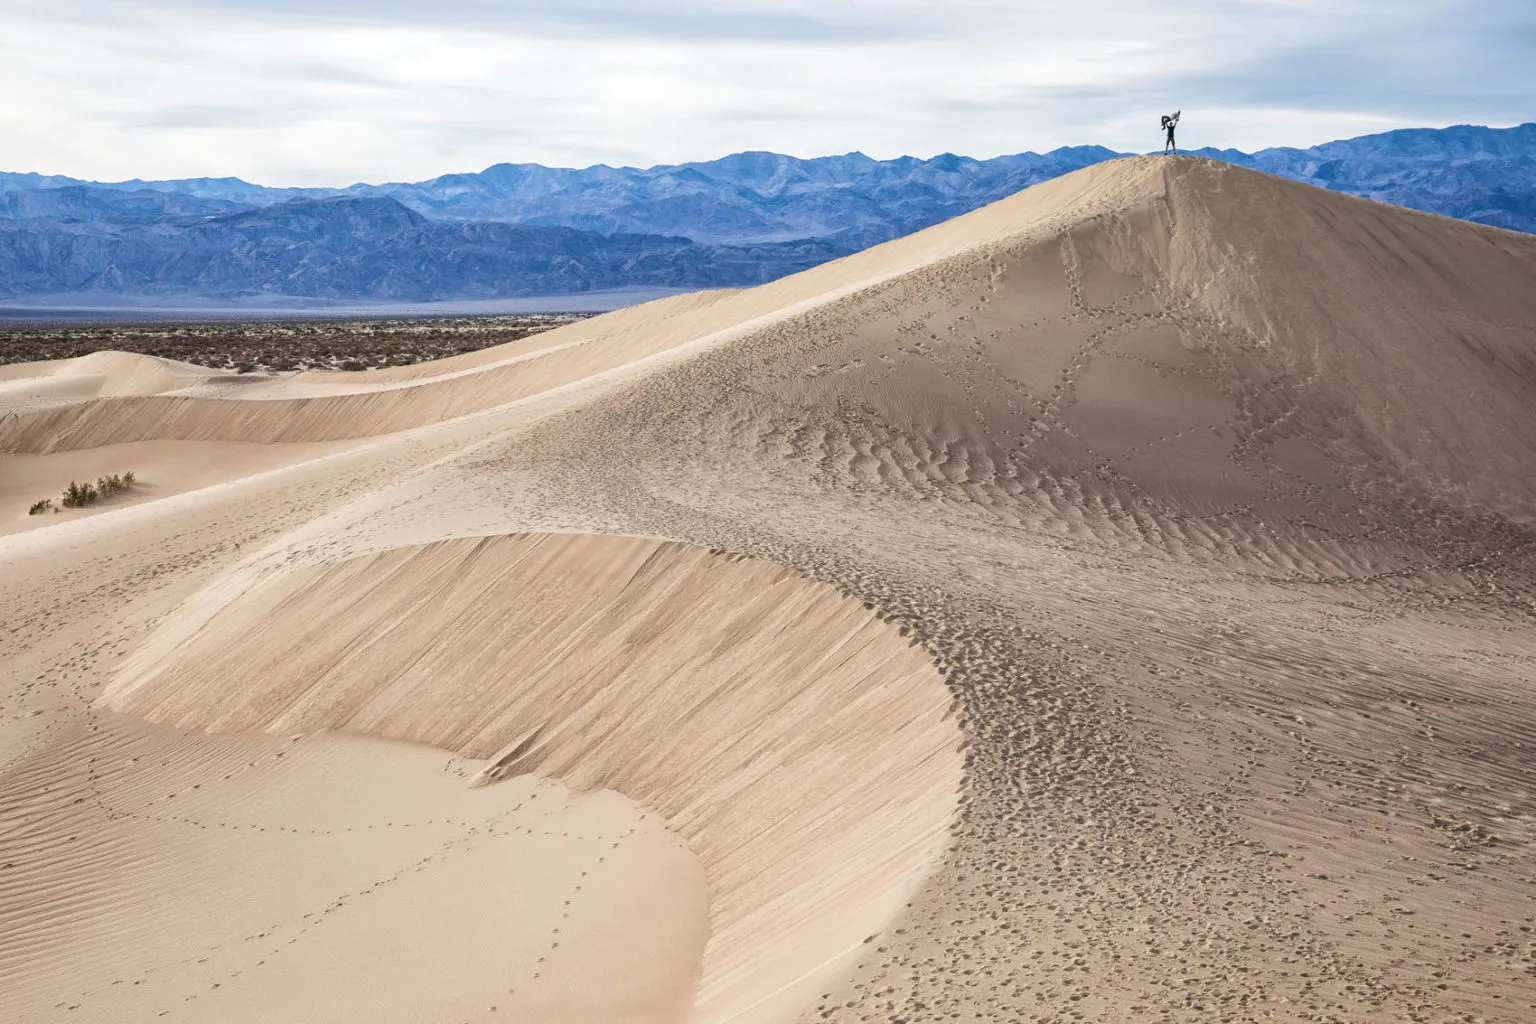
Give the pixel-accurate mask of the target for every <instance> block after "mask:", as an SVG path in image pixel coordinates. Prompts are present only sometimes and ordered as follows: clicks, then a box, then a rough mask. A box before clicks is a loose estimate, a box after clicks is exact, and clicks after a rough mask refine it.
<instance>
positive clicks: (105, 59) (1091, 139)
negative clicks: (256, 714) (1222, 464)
mask: <svg viewBox="0 0 1536 1024" xmlns="http://www.w3.org/2000/svg"><path fill="white" fill-rule="evenodd" d="M1063 8H1066V9H1063ZM0 10H3V11H4V13H5V20H6V24H7V31H6V32H5V33H3V34H0V88H3V89H4V90H5V95H7V96H8V97H10V98H11V102H10V103H8V104H5V105H4V106H3V107H0V133H3V135H0V137H3V138H5V139H6V141H7V145H6V147H5V152H6V156H5V158H4V163H5V166H4V167H3V168H0V169H5V170H35V171H41V172H45V173H61V174H71V175H76V176H80V177H89V178H101V179H116V178H126V177H135V176H142V177H186V176H202V175H208V176H223V175H238V176H240V177H244V178H247V179H249V180H254V181H260V182H262V183H264V184H274V185H342V184H348V183H350V182H353V181H357V180H371V181H379V180H386V179H393V180H411V179H420V178H424V177H429V176H431V175H434V174H439V173H443V172H446V171H456V170H479V169H481V168H482V167H484V166H486V165H488V164H491V163H495V162H498V161H502V160H508V161H514V162H520V161H529V162H539V163H545V164H558V165H566V166H585V165H588V164H592V163H610V164H621V163H623V164H639V165H648V164H653V163H665V162H677V161H682V160H690V159H707V158H710V157H714V156H720V155H724V154H725V153H728V152H733V151H737V150H743V149H772V150H778V151H783V152H789V153H794V154H796V155H800V156H816V155H822V154H827V153H840V152H846V151H849V150H854V149H858V150H862V151H864V152H866V153H869V154H870V155H872V156H879V157H890V156H897V155H901V154H907V153H910V154H914V155H918V156H928V155H932V154H934V153H938V152H944V151H952V152H960V153H966V154H968V155H973V156H992V155H996V154H999V153H1009V152H1018V151H1020V150H1024V149H1036V150H1044V149H1050V148H1053V147H1055V146H1059V145H1078V144H1085V143H1100V144H1104V145H1109V146H1113V147H1115V148H1118V149H1127V150H1140V149H1151V148H1157V147H1158V146H1159V145H1160V139H1159V138H1158V136H1157V115H1158V114H1159V113H1160V112H1162V111H1163V110H1164V109H1172V108H1174V107H1180V108H1182V109H1183V110H1184V111H1185V112H1186V116H1185V122H1184V125H1183V127H1182V139H1181V141H1183V142H1184V143H1185V144H1186V145H1188V146H1200V145H1215V146H1236V147H1239V148H1244V149H1254V148H1261V147H1263V146H1269V145H1310V144H1312V143H1315V142H1320V141H1325V140H1327V139H1331V138H1338V137H1341V136H1348V135H1355V134H1360V133H1363V132H1368V131H1378V130H1383V129H1387V128H1393V127H1401V126H1407V125H1428V124H1448V123H1455V122H1475V123H1485V124H1510V123H1516V122H1518V121H1522V120H1527V119H1530V118H1531V117H1533V116H1536V114H1533V112H1532V110H1531V109H1530V107H1529V103H1530V97H1532V96H1536V62H1533V61H1531V60H1530V58H1529V55H1530V54H1531V53H1536V8H1533V7H1532V5H1531V4H1530V3H1529V0H1456V2H1451V0H1399V2H1396V3H1387V2H1383V0H1194V2H1184V3H1168V2H1162V3H1158V2H1153V0H1080V2H1078V3H1074V4H1071V5H1062V4H1058V3H1055V2H1051V0H1011V2H1002V0H950V2H949V3H947V4H943V5H941V4H935V3H931V2H916V0H884V2H876V0H820V2H814V3H813V2H808V0H782V2H774V3H770V2H767V0H747V2H730V0H665V2H657V0H629V2H623V0H577V2H574V3H560V4H551V3H547V2H536V0H503V2H498V0H439V2H437V3H435V4H432V5H422V4H418V3H406V2H404V0H375V2H363V0H343V2H329V3H327V2H319V3H315V2H304V0H267V2H257V0H195V2H194V0H46V2H44V0H0Z"/></svg>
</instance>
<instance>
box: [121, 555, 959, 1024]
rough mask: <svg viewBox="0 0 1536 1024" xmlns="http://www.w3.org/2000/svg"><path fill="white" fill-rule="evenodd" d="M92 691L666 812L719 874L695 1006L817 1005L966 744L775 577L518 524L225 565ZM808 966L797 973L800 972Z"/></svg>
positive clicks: (192, 724)
mask: <svg viewBox="0 0 1536 1024" xmlns="http://www.w3.org/2000/svg"><path fill="white" fill-rule="evenodd" d="M103 699H104V702H105V703H106V704H107V706H110V707H112V708H114V709H116V710H120V711H125V712H128V713H131V714H134V715H137V716H140V717H144V718H147V719H150V720H153V721H157V722H164V723H169V724H172V725H176V726H179V727H182V728H190V729H211V730H213V731H216V732H231V731H248V730H254V729H263V730H267V731H269V732H272V733H276V734H280V735H288V734H292V733H298V732H306V733H307V732H313V731H316V730H321V729H340V730H347V731H351V732H359V733H363V734H366V735H370V736H376V737H383V738H389V739H401V740H410V741H414V742H417V743H425V744H429V745H431V746H434V747H440V748H444V749H447V750H451V751H454V752H456V753H459V754H462V755H464V756H466V757H470V758H477V759H489V761H490V764H489V765H487V768H486V770H485V771H484V772H483V773H482V774H481V775H480V776H478V777H477V779H476V782H477V783H480V784H485V783H489V782H493V781H495V780H497V779H500V778H505V777H510V776H518V775H524V774H528V773H532V774H536V775H538V776H541V777H545V778H551V779H557V780H559V781H561V782H563V783H565V784H566V785H568V786H571V787H572V788H574V789H576V790H578V791H590V790H597V789H611V790H615V791H617V792H619V793H622V794H624V795H626V796H628V797H630V798H632V799H634V800H637V801H639V802H640V803H641V804H642V805H644V806H647V807H652V808H655V809H656V810H658V811H660V812H661V813H662V815H663V816H664V817H665V819H666V820H667V821H668V822H669V823H670V825H671V827H672V828H674V829H675V830H677V831H678V832H679V833H680V834H681V835H682V836H683V837H684V838H685V839H686V840H687V841H688V843H689V845H690V846H691V848H692V849H693V851H694V852H695V854H696V855H697V856H698V858H699V860H700V862H701V863H702V864H703V866H704V870H705V874H706V876H707V878H708V880H709V887H710V920H711V937H710V940H709V944H708V946H707V948H706V952H705V957H704V965H703V978H702V982H701V987H700V991H699V996H698V1005H697V1012H696V1017H695V1019H697V1020H701V1021H714V1020H727V1019H729V1020H742V1021H746V1020H754V1019H760V1018H762V1017H763V1016H764V1015H771V1014H774V1013H782V1012H783V1008H784V1006H785V1005H786V1003H787V1004H788V1005H793V1004H794V1003H795V1002H796V1001H800V1000H803V999H804V998H805V987H806V985H807V984H812V985H813V984H814V983H815V981H816V976H817V975H818V973H821V974H824V973H825V968H826V967H827V966H828V965H829V964H835V962H836V961H837V960H838V958H840V957H842V956H843V955H845V954H846V953H848V952H849V951H850V950H851V949H853V948H854V947H856V946H857V945H858V944H859V943H860V941H861V940H862V939H863V938H864V937H865V936H867V935H869V934H871V933H872V932H877V931H879V930H880V928H881V927H882V924H883V922H884V921H885V920H887V919H888V918H889V917H890V916H891V915H892V914H893V913H894V912H895V910H896V909H897V907H898V906H899V905H900V903H901V901H902V900H903V899H905V897H906V895H907V893H908V892H909V891H910V889H911V887H912V885H913V884H914V883H915V881H916V879H917V878H918V877H920V875H921V874H922V872H923V870H924V868H925V865H927V864H928V863H929V862H930V861H931V859H932V858H933V857H934V856H935V855H936V853H937V852H938V851H939V850H940V849H941V847H942V844H943V840H944V835H945V830H946V828H947V826H948V824H949V822H950V819H951V817H952V815H953V811H954V807H955V801H956V797H957V794H958V788H957V787H958V783H959V775H960V758H959V753H958V748H959V741H960V737H959V732H958V728H957V726H956V723H955V721H954V720H953V718H952V717H951V716H950V714H949V697H948V695H947V693H946V691H945V689H944V686H943V683H942V681H941V680H940V678H939V675H938V673H937V672H936V671H935V669H934V667H933V665H932V663H931V662H930V661H929V659H928V657H927V656H926V655H925V654H924V653H923V652H922V651H921V649H919V648H917V647H914V646H913V645H912V644H911V643H910V642H909V641H907V640H905V639H903V638H902V637H901V636H899V635H898V634H897V633H896V631H895V629H894V628H892V627H889V626H886V625H885V624H883V623H881V622H880V621H878V620H877V619H876V618H875V617H874V616H873V615H872V614H871V613H870V612H869V611H867V610H866V609H865V608H864V607H862V606H861V605H860V604H859V603H858V602H856V601H853V600H851V599H849V598H845V597H842V596H840V595H839V594H837V593H836V592H835V591H834V590H832V589H831V588H829V587H827V586H825V585H821V584H813V583H810V582H809V581H806V580H804V579H801V578H800V577H797V576H795V575H794V574H792V573H790V572H788V571H786V570H783V569H779V568H776V567H773V566H770V565H766V564H762V563H757V562H751V561H740V560H729V559H726V558H723V557H717V556H714V555H711V554H709V553H708V552H705V551H703V550H702V549H698V548H690V547H686V546H683V545H678V544H669V543H662V542H659V541H652V540H641V539H633V538H619V537H593V536H582V535H531V536H515V537H501V538H484V539H466V540H457V541H447V542H442V543H438V544H432V545H427V546H424V547H417V548H410V549H396V550H391V551H385V552H382V553H379V554H375V555H369V556H364V557H361V558H355V559H352V560H349V561H344V562H340V563H333V564H324V563H322V564H317V565H311V566H308V567H305V568H282V569H275V570H268V571H267V572H266V573H265V574H262V575H258V576H251V575H245V574H239V573H237V574H235V575H233V576H231V577H229V578H227V579H224V580H221V581H220V582H219V583H218V584H216V585H215V586H214V587H213V588H212V589H211V590H210V591H208V592H205V593H204V594H202V595H200V596H198V597H197V598H195V599H193V601H192V602H190V604H189V605H188V607H187V609H186V610H185V611H184V612H182V613H179V616H178V617H173V618H172V619H170V620H168V621H167V622H166V623H165V624H164V625H163V626H162V627H161V628H160V630H159V631H158V633H157V634H156V635H155V636H154V637H152V638H151V639H150V640H149V641H148V642H147V643H146V645H145V646H144V647H143V648H142V649H141V650H140V651H139V652H137V653H136V654H135V656H134V657H133V659H132V660H131V661H130V663H129V665H128V666H127V667H126V668H125V670H124V672H123V674H122V675H121V676H120V678H119V679H118V680H117V681H116V682H115V683H114V684H113V685H112V686H111V687H110V688H109V689H108V691H107V693H106V695H105V696H104V698H103ZM808 975H809V977H807V976H808Z"/></svg>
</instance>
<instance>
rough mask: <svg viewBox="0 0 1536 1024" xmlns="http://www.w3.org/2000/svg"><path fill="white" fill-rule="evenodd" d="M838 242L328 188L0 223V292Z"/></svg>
mask: <svg viewBox="0 0 1536 1024" xmlns="http://www.w3.org/2000/svg"><path fill="white" fill-rule="evenodd" d="M134 195H136V194H134ZM842 251H843V250H841V249H839V248H838V247H836V246H833V245H832V244H830V243H828V242H824V241H819V240H816V239H807V240H801V241H795V242H785V243H765V244H751V243H748V244H743V245H737V246H720V245H701V244H699V243H696V242H692V241H690V240H688V239H686V238H680V237H667V236H662V235H641V234H632V233H618V234H611V235H605V234H598V233H596V232H590V231H577V230H575V229H573V228H561V227H540V226H528V225H520V224H508V223H502V222H496V221H447V220H438V221H431V220H428V219H426V218H425V217H423V216H422V215H421V214H419V213H416V212H415V211H414V210H410V209H407V208H406V207H405V206H403V205H402V204H401V203H399V202H398V201H396V200H395V199H393V198H391V197H388V196H333V197H329V198H322V199H294V200H289V201H288V202H284V203H277V204H274V205H271V206H265V207H258V208H246V209H240V210H237V211H235V212H232V213H221V214H215V215H212V216H179V217H165V218H152V217H138V218H134V217H129V216H122V217H119V218H117V219H101V218H94V219H89V220H86V219H80V220H68V221H53V220H38V219H32V220H11V221H0V294H4V295H7V296H12V297H15V296H27V295H50V296H53V297H55V298H56V297H57V296H58V295H59V294H61V293H70V292H75V293H92V294H96V295H100V294H102V293H107V294H120V295H133V296H165V297H167V298H168V299H170V298H176V297H190V296H197V297H205V298H207V297H212V298H230V299H233V298H237V297H241V296H250V295H253V294H259V293H263V292H266V293H273V294H278V295H289V296H306V297H312V298H317V299H377V300H398V301H428V300H433V299H444V298H468V299H478V298H506V297H516V296H526V295H562V294H570V293H576V292H584V291H591V290H599V289H607V288H620V287H626V286H632V285H653V286H663V287H708V286H722V285H740V284H759V283H762V282H764V281H769V280H772V279H773V278H776V277H781V276H783V275H785V274H789V273H794V272H795V271H799V270H804V269H806V268H808V267H812V266H815V265H816V264H818V263H823V262H825V261H826V260H828V259H831V258H834V257H836V256H838V255H841V254H842Z"/></svg>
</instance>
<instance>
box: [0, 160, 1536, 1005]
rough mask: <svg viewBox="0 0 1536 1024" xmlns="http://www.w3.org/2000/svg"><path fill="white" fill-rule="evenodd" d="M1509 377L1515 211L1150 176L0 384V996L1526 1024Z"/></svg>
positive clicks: (1127, 175) (1523, 573)
mask: <svg viewBox="0 0 1536 1024" xmlns="http://www.w3.org/2000/svg"><path fill="white" fill-rule="evenodd" d="M1533 410H1536V237H1531V236H1523V235H1518V234H1515V233H1512V232H1504V231H1499V230H1496V229H1491V228H1484V227H1479V226H1475V225H1470V224H1464V223H1459V222H1455V221H1450V220H1446V219H1443V218H1438V217H1433V216H1429V215H1425V214H1419V213H1413V212H1410V211H1405V210H1400V209H1395V208H1391V207H1387V206H1384V205H1381V204H1376V203H1372V202H1368V201H1365V200H1360V199H1355V198H1351V197H1347V196H1342V195H1337V194H1332V193H1327V192H1322V191H1319V190H1315V189H1312V188H1309V187H1306V186H1302V185H1297V184H1292V183H1288V182H1284V181H1281V180H1279V179H1275V178H1270V177H1266V176H1264V175H1260V174H1257V173H1253V172H1249V171H1245V170H1240V169H1238V168H1235V167H1230V166H1225V165H1220V164H1215V163H1211V162H1209V161H1203V160H1199V159H1195V158H1174V159H1163V158H1151V157H1145V158H1133V159H1128V160H1121V161H1116V162H1113V163H1108V164H1102V165H1098V166H1095V167H1092V168H1089V169H1087V170H1084V171H1080V172H1077V173H1075V174H1072V175H1069V176H1067V177H1065V178H1061V179H1057V180H1055V181H1051V182H1047V183H1045V184H1042V185H1038V186H1035V187H1034V188H1031V189H1029V190H1027V191H1025V192H1023V193H1020V194H1019V195H1017V196H1014V197H1012V198H1010V199H1007V200H1004V201H1003V202H1000V203H997V204H995V205H993V206H990V207H987V208H985V209H983V210H979V211H977V212H976V213H973V214H969V215H967V216H964V217H961V218H959V219H957V220H954V221H951V222H948V223H946V224H943V225H940V226H938V227H935V228H932V229H929V230H927V231H924V232H921V233H919V234H917V235H913V236H910V237H908V238H905V239H900V240H898V241H895V242H892V243H888V244H886V245H883V246H880V247H877V248H875V249H871V250H868V251H866V252H864V253H861V254H859V255H856V256H853V257H849V258H847V259H844V260H840V261H837V262H835V263H831V264H827V265H825V266H822V267H819V268H817V269H815V270H812V271H809V272H806V273H804V274H800V275H797V276H795V277H791V278H786V279H784V280H781V281H778V282H775V283H773V284H770V285H766V286H763V287H760V288H756V289H751V290H746V291H728V292H705V293H697V294H691V295H683V296H678V297H675V298H670V299H664V300H661V301H658V302H653V303H649V304H646V305H642V306H637V307H633V308H630V309H625V310H620V311H618V312H615V313H611V314H607V315H604V316H601V317H597V318H594V319H590V320H583V321H580V322H577V323H572V324H569V325H566V326H562V327H559V328H557V329H555V330H551V331H548V332H545V333H540V334H536V335H533V336H530V337H527V338H523V339H521V340H517V341H513V342H511V343H509V344H505V345H501V346H498V347H495V348H489V349H486V350H484V351H480V352H472V353H467V354H463V355H457V356H453V357H450V358H446V359H441V360H437V361H433V362H423V363H418V364H415V365H408V366H396V367H391V368H386V369H379V370H370V371H367V372H364V373H343V372H324V371H307V372H302V373H297V374H266V373H251V374H243V375H236V374H230V373H228V371H224V370H213V369H207V368H202V367H199V366H196V365H193V364H189V363H177V362H172V361H169V360H165V359H157V358H153V357H149V356H142V355H131V354H126V353H119V352H100V353H96V354H93V355H87V356H83V357H80V358H76V359H70V360H61V361H55V362H45V363H27V364H20V365H12V366H5V367H0V602H3V603H0V607H3V609H4V612H3V616H4V619H3V621H4V630H3V631H0V1018H3V1019H5V1020H15V1021H28V1022H31V1021H49V1022H52V1021H81V1022H113V1024H121V1022H136V1021H171V1022H174V1021H196V1022H211V1021H219V1022H240V1021H248V1022H264V1024H272V1022H306V1024H314V1022H332V1021H368V1022H402V1024H404V1022H460V1021H476V1022H494V1021H499V1020H507V1021H520V1022H521V1021H526V1022H555V1024H559V1022H570V1024H607V1022H622V1024H681V1022H701V1024H725V1022H732V1024H763V1022H807V1024H809V1022H850V1024H851V1022H877V1021H878V1022H907V1024H915V1022H920V1021H946V1022H949V1021H953V1022H962V1024H966V1022H982V1021H989V1022H1013V1021H1039V1022H1045V1021H1052V1022H1068V1021H1104V1022H1126V1021H1188V1022H1210V1021H1339V1022H1343V1021H1381V1022H1388V1021H1391V1022H1401V1021H1503V1022H1529V1021H1532V1020H1536V931H1533V929H1536V415H1533V414H1532V412H1533ZM124 471H133V472H134V474H135V476H136V478H137V479H136V483H135V485H134V486H133V487H131V488H130V489H128V490H127V491H126V492H124V493H122V494H119V495H115V496H113V497H110V498H108V499H106V500H104V501H101V502H98V503H97V504H95V505H92V506H90V507H88V508H83V509H69V510H64V511H61V512H57V513H54V512H47V513H44V514H42V515H35V516H29V515H28V514H27V509H28V507H29V506H30V505H31V504H32V503H33V502H35V501H37V500H39V499H42V498H48V497H55V496H57V495H58V493H59V492H60V491H62V490H63V489H64V487H65V486H66V485H67V484H69V483H70V482H71V481H75V480H94V479H95V478H97V477H98V476H101V475H105V474H112V473H121V472H124Z"/></svg>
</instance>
